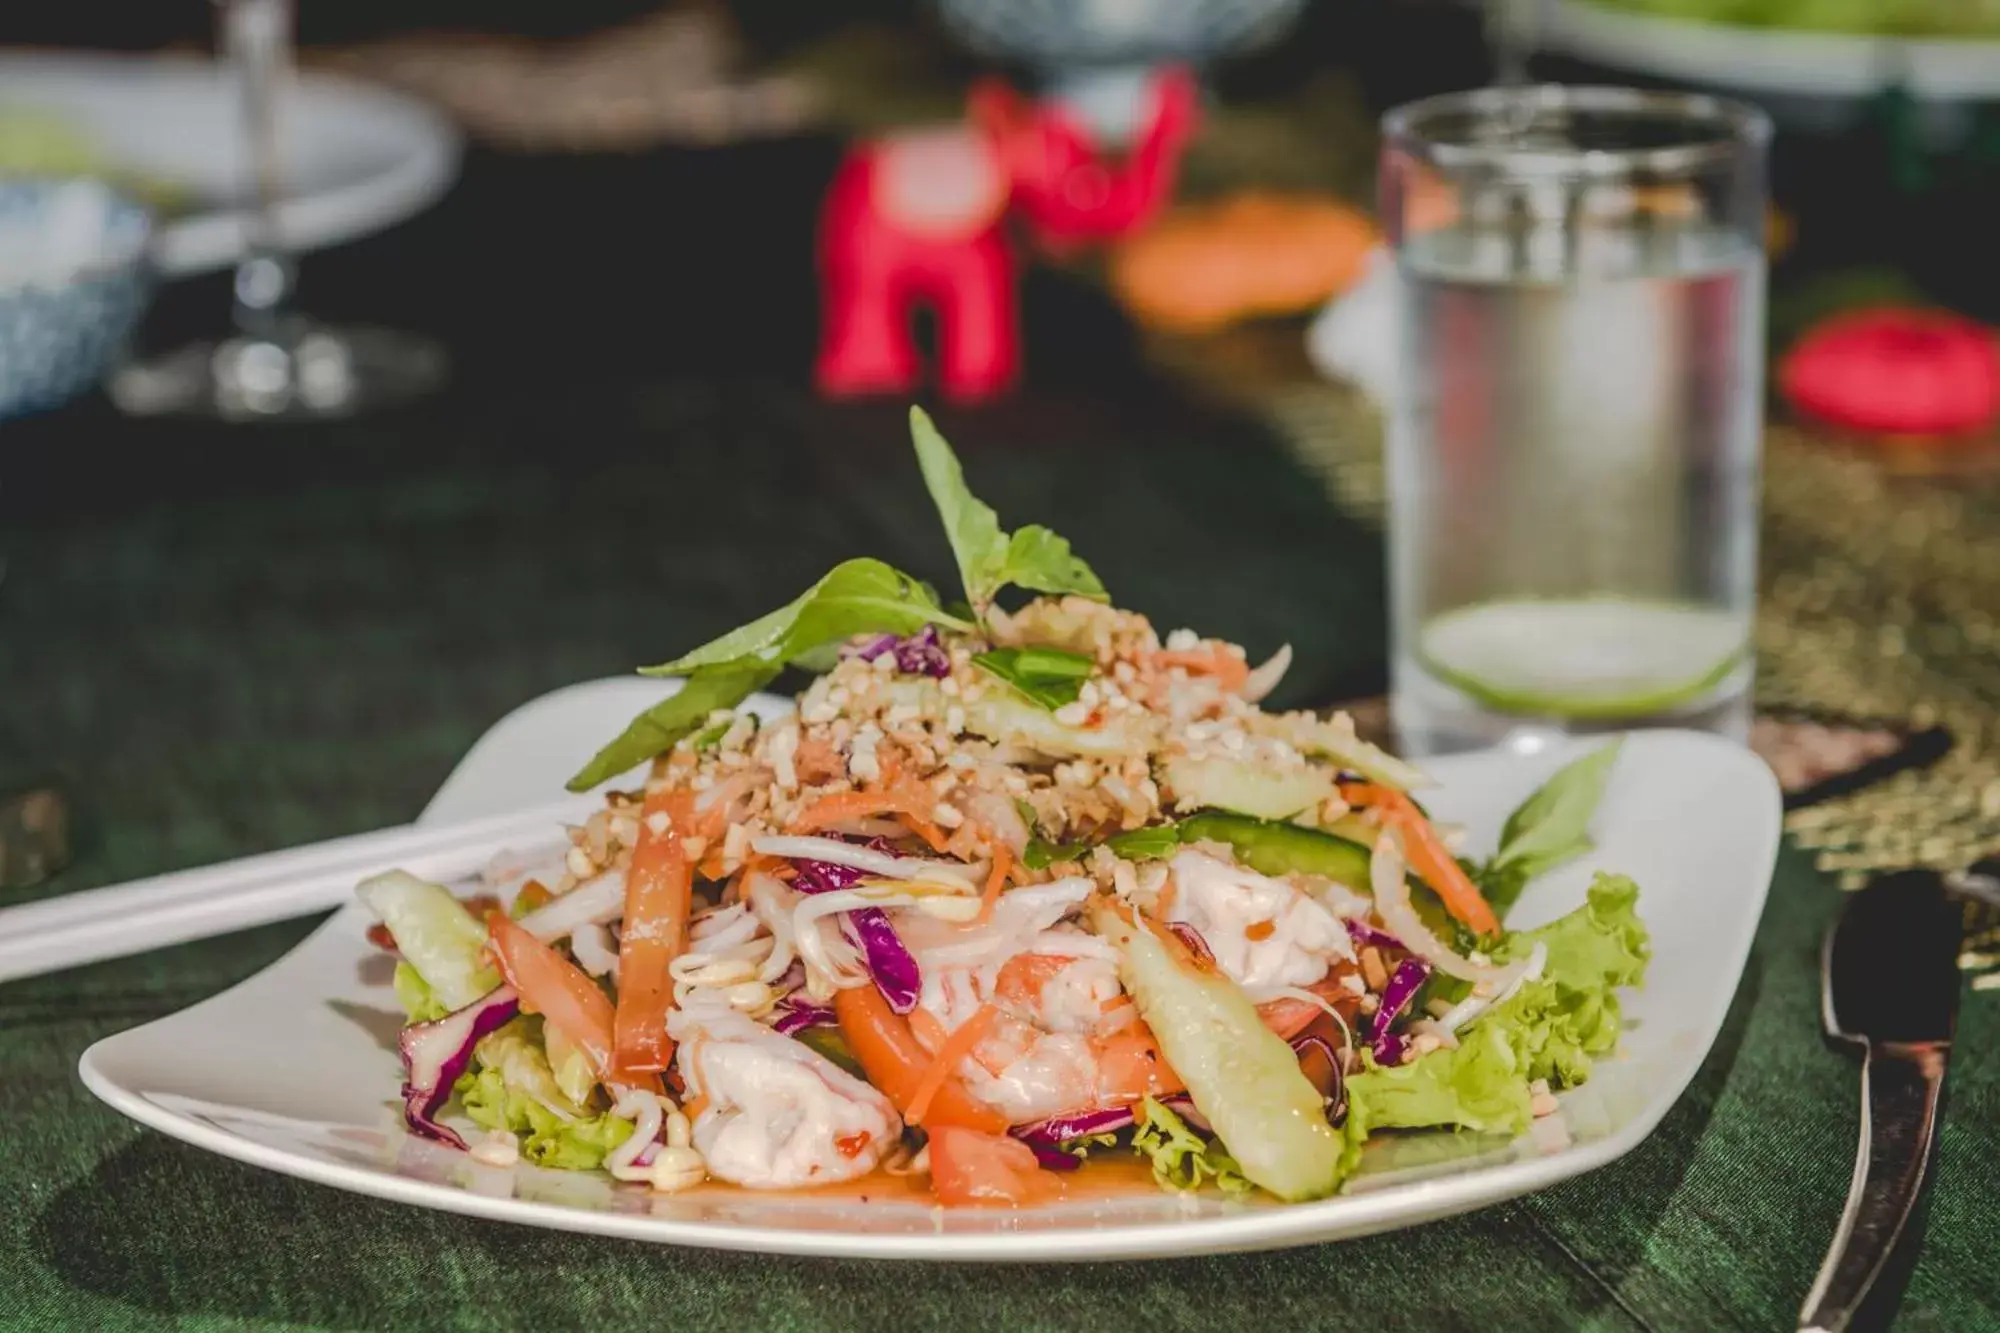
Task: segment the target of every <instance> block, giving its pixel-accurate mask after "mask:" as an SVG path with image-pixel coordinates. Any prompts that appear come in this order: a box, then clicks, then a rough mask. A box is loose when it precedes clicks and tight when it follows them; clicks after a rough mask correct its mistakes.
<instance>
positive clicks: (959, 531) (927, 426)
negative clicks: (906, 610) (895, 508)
mask: <svg viewBox="0 0 2000 1333" xmlns="http://www.w3.org/2000/svg"><path fill="white" fill-rule="evenodd" d="M910 439H911V441H912V442H913V443H914V444H915V445H916V450H917V466H918V467H919V468H921V469H922V470H923V474H924V487H925V489H926V490H928V491H929V492H930V493H931V502H932V503H933V504H935V505H936V506H937V511H938V517H939V518H941V519H942V520H944V532H945V536H946V538H948V539H949V540H950V542H951V553H952V557H953V558H954V559H955V560H956V561H957V562H958V575H959V578H960V580H961V581H962V582H963V583H964V584H965V597H966V600H967V601H969V602H970V603H972V607H973V610H974V611H975V612H983V611H984V610H985V608H986V607H987V606H989V605H991V604H992V601H993V597H994V595H995V594H996V593H998V592H999V591H1000V590H1001V589H1002V588H1005V587H1007V586H1009V585H1010V584H1011V585H1013V586H1014V587H1018V588H1026V589H1028V590H1029V591H1031V592H1045V593H1057V594H1060V593H1075V594H1077V595H1078V596H1080V597H1089V598H1093V599H1095V600H1096V601H1100V602H1103V601H1109V600H1110V596H1109V594H1107V593H1106V592H1105V591H1104V585H1103V584H1102V583H1100V582H1098V579H1097V575H1096V574H1095V573H1094V572H1092V570H1091V568H1090V566H1089V565H1087V564H1085V563H1084V562H1083V560H1082V559H1081V558H1080V557H1078V556H1077V555H1076V554H1075V553H1074V552H1072V551H1071V550H1070V548H1069V543H1068V542H1067V541H1065V540H1064V539H1063V538H1061V537H1058V536H1057V535H1056V534H1055V533H1053V532H1051V531H1049V530H1048V529H1047V528H1045V527H1042V526H1040V525H1039V524H1030V525H1029V526H1027V527H1025V528H1018V529H1016V530H1015V531H1014V532H1012V533H1007V532H1003V531H1002V530H1001V528H1000V516H999V515H998V514H996V513H994V512H993V507H992V506H991V505H989V504H987V503H986V502H985V501H983V500H981V499H980V498H979V497H978V496H976V495H974V494H973V493H972V491H971V488H969V487H968V486H967V485H966V484H965V470H964V469H963V468H962V467H960V466H959V462H958V456H957V455H956V454H954V453H952V451H951V446H950V445H949V444H946V443H945V440H944V436H942V435H940V434H939V433H938V428H937V426H936V425H935V424H934V423H933V422H932V421H931V419H930V416H929V414H927V413H926V412H925V411H924V410H923V409H922V408H920V407H912V408H911V409H910Z"/></svg>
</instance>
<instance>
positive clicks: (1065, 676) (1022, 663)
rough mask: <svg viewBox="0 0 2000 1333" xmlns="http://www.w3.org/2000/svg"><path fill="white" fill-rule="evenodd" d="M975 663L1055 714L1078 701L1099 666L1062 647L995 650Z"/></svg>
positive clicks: (979, 655) (978, 656)
mask: <svg viewBox="0 0 2000 1333" xmlns="http://www.w3.org/2000/svg"><path fill="white" fill-rule="evenodd" d="M972 664H973V665H974V666H976V667H978V668H979V669H980V670H982V671H984V672H986V673H987V674H988V675H991V676H996V677H998V678H999V679H1001V680H1004V681H1006V682H1007V683H1008V684H1009V685H1011V686H1013V687H1014V689H1015V690H1016V691H1018V692H1019V693H1020V694H1021V695H1023V696H1024V697H1026V698H1027V699H1028V700H1030V701H1031V702H1033V703H1038V704H1040V705H1041V706H1042V707H1044V708H1046V709H1048V710H1049V711H1050V712H1052V713H1053V712H1054V711H1055V710H1056V709H1058V708H1061V707H1062V706H1063V705H1064V704H1067V703H1074V702H1076V697H1077V696H1078V695H1079V694H1081V693H1082V692H1083V682H1084V681H1085V680H1086V679H1088V678H1089V676H1090V673H1091V672H1092V671H1094V670H1095V669H1096V667H1097V662H1096V660H1095V659H1093V658H1089V657H1085V656H1084V655H1083V654H1082V653H1069V652H1064V651H1063V650H1062V649H1060V648H995V649H992V650H991V651H989V652H984V653H980V654H978V655H977V656H975V657H974V658H973V659H972Z"/></svg>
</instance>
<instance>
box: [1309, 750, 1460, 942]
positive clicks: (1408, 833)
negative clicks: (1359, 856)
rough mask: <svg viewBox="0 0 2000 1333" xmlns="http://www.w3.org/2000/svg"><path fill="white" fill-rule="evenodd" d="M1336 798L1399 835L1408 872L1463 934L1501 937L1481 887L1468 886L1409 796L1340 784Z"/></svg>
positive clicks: (1373, 786)
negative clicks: (1370, 811) (1427, 887)
mask: <svg viewBox="0 0 2000 1333" xmlns="http://www.w3.org/2000/svg"><path fill="white" fill-rule="evenodd" d="M1340 795H1341V799H1342V800H1345V801H1346V802H1347V803H1348V804H1349V805H1351V806H1354V807H1356V808H1357V809H1373V810H1375V811H1377V812H1378V813H1379V814H1380V816H1381V819H1382V824H1383V827H1385V828H1396V829H1400V830H1401V831H1402V833H1403V841H1404V844H1405V845H1406V847H1407V850H1408V855H1409V858H1410V868H1411V869H1413V870H1415V871H1416V872H1417V873H1418V874H1419V875H1421V876H1423V880H1424V883H1426V884H1428V885H1430V886H1431V887H1432V888H1433V889H1435V890H1437V895H1438V897H1439V898H1442V899H1443V900H1444V906H1445V910H1446V911H1448V912H1450V913H1451V914H1452V915H1453V916H1455V917H1457V918H1458V919H1459V920H1460V921H1461V922H1463V923H1464V924H1465V927H1466V929H1468V930H1470V931H1472V932H1473V933H1474V934H1477V935H1497V934H1499V933H1500V918H1499V917H1497V916H1495V915H1494V914H1493V908H1492V906H1491V905H1490V904H1488V903H1487V901H1486V898H1485V896H1484V895H1483V894H1481V893H1480V892H1479V886H1478V885H1477V884H1474V883H1473V882H1472V877H1471V876H1470V875H1468V874H1466V873H1465V867H1463V866H1461V865H1459V863H1458V858H1456V857H1454V856H1453V855H1452V854H1451V849H1450V848H1449V847H1446V846H1445V845H1444V840H1443V839H1441V838H1439V837H1438V834H1437V830H1436V829H1434V828H1432V827H1431V825H1430V821H1428V820H1426V819H1425V818H1424V817H1423V815H1422V813H1421V812H1419V811H1418V809H1417V807H1416V804H1415V803H1414V802H1413V801H1411V800H1410V798H1409V797H1408V796H1407V795H1405V794H1404V793H1402V792H1399V791H1397V790H1396V789H1395V788H1393V787H1384V786H1382V785H1380V784H1379V783H1373V782H1343V783H1341V784H1340Z"/></svg>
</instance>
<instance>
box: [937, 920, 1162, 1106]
mask: <svg viewBox="0 0 2000 1333" xmlns="http://www.w3.org/2000/svg"><path fill="white" fill-rule="evenodd" d="M1059 883H1061V881H1059ZM1084 885H1085V888H1084V890H1083V892H1082V893H1075V892H1072V891H1070V890H1065V892H1068V893H1070V905H1069V907H1066V908H1064V911H1065V912H1067V911H1068V910H1073V908H1074V905H1075V904H1077V903H1080V902H1081V901H1082V898H1083V896H1084V894H1086V893H1087V892H1088V881H1084ZM1055 887H1056V886H1054V885H1037V886H1034V888H1032V889H1016V890H1014V891H1013V892H1012V893H1009V894H1007V895H1005V896H1004V897H1003V898H1002V899H1001V900H1000V903H999V908H998V910H996V911H995V913H994V918H995V919H994V921H993V923H992V924H991V925H989V926H987V927H982V928H979V929H978V931H966V932H963V933H964V934H965V935H966V936H968V937H971V939H974V940H977V939H982V938H983V939H984V941H985V944H986V947H985V949H984V950H983V951H975V950H974V949H972V948H970V947H968V946H969V943H970V941H969V940H961V941H959V942H958V945H959V947H958V949H957V951H956V952H955V953H954V952H952V946H951V945H950V944H944V945H938V944H935V943H934V944H933V945H932V947H931V949H930V950H929V951H928V953H927V954H926V953H920V954H919V955H918V957H919V961H920V962H921V963H922V965H923V969H924V988H923V993H922V995H921V996H920V997H919V999H918V1001H917V1010H916V1012H914V1013H913V1014H911V1015H910V1027H911V1030H912V1031H913V1032H914V1033H915V1034H916V1037H917V1040H918V1041H919V1042H920V1043H922V1044H923V1046H924V1049H926V1050H929V1051H936V1050H938V1049H940V1048H941V1047H942V1046H943V1045H944V1042H945V1039H946V1038H947V1037H948V1036H950V1034H951V1033H952V1032H954V1031H956V1030H957V1028H958V1027H959V1025H960V1024H963V1023H966V1022H969V1021H971V1019H972V1017H973V1015H974V1014H977V1013H979V1012H980V1010H981V1009H982V1008H984V1007H986V1006H988V1005H990V1006H991V1007H992V1009H993V1016H992V1018H991V1019H990V1020H988V1026H987V1029H986V1032H985V1035H983V1036H982V1037H981V1038H980V1040H979V1041H978V1042H977V1043H976V1044H975V1045H974V1046H973V1048H972V1053H971V1054H970V1055H969V1056H968V1057H967V1058H966V1059H965V1061H964V1062H963V1064H961V1065H960V1067H959V1069H958V1071H957V1073H958V1074H959V1077H960V1080H961V1082H963V1083H964V1085H965V1088H966V1091H968V1092H969V1093H971V1094H972V1095H973V1096H974V1097H976V1098H978V1099H979V1100H980V1101H982V1102H984V1103H985V1104H986V1105H988V1106H991V1107H993V1108H994V1109H995V1110H997V1111H999V1112H1000V1113H1001V1114H1002V1115H1004V1116H1006V1117H1007V1119H1008V1120H1009V1121H1010V1122H1012V1123H1014V1124H1025V1123H1028V1122H1030V1121H1035V1120H1042V1119H1046V1118H1047V1117H1049V1116H1052V1115H1057V1114H1060V1113H1062V1112H1064V1111H1078V1110H1085V1109H1088V1108H1090V1107H1096V1106H1115V1105H1120V1104H1123V1103H1127V1102H1134V1101H1137V1100H1139V1099H1140V1098H1141V1097H1147V1096H1166V1095H1167V1094H1168V1093H1171V1092H1177V1091H1179V1090H1180V1088H1181V1082H1180V1080H1179V1078H1177V1077H1176V1076H1175V1075H1174V1073H1173V1071H1172V1070H1171V1069H1170V1068H1168V1066H1167V1063H1166V1061H1165V1060H1164V1059H1163V1058H1162V1057H1161V1055H1160V1052H1159V1047H1158V1045H1157V1044H1156V1043H1155V1042H1154V1040H1153V1034H1152V1033H1151V1032H1150V1031H1148V1030H1147V1028H1146V1026H1145V1024H1143V1023H1141V1022H1140V1021H1139V1013H1138V1010H1137V1009H1136V1008H1134V1007H1133V1005H1132V1001H1131V1000H1130V998H1128V997H1127V996H1126V994H1125V991H1124V988H1123V987H1122V986H1121V985H1120V984H1119V981H1118V963H1117V956H1116V954H1115V952H1114V951H1113V950H1112V949H1111V947H1110V946H1109V945H1107V944H1105V943H1104V941H1102V940H1099V939H1097V938H1096V937H1095V936H1092V935H1087V934H1085V933H1084V932H1083V931H1081V930H1078V929H1076V928H1074V927H1071V926H1064V925H1053V926H1049V927H1047V928H1044V929H1040V930H1036V931H1033V932H1032V933H1028V934H1025V935H1022V934H1019V933H1016V932H1017V930H1018V927H1019V926H1020V925H1021V924H1022V918H1023V917H1024V916H1026V914H1027V913H1030V912H1037V913H1038V914H1039V915H1042V916H1046V915H1047V913H1048V911H1049V910H1050V904H1051V900H1052V899H1053V898H1054V895H1049V896H1047V897H1045V898H1043V899H1042V900H1041V902H1040V903H1039V905H1038V906H1036V905H1030V904H1034V902H1035V900H1034V899H1032V898H1030V900H1029V903H1028V904H1016V903H1015V902H1014V900H1015V899H1017V898H1023V897H1026V896H1028V895H1032V894H1034V893H1036V891H1037V890H1045V889H1053V888H1055ZM1009 909H1011V910H1009ZM1033 923H1034V918H1033V917H1028V918H1027V924H1031V925H1032V924H1033Z"/></svg>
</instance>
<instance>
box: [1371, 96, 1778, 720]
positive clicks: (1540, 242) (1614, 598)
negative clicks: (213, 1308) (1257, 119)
mask: <svg viewBox="0 0 2000 1333" xmlns="http://www.w3.org/2000/svg"><path fill="white" fill-rule="evenodd" d="M1383 130H1384V143H1383V157H1382V167H1381V180H1380V186H1381V205H1382V216H1383V218H1384V224H1385V226H1386V227H1387V228H1388V231H1389V237H1390V241H1391V243H1392V244H1393V246H1394V248H1395V251H1396V258H1397V267H1398V272H1399V283H1398V286H1399V288H1400V291H1401V302H1402V304H1401V307H1400V309H1399V311H1398V317H1399V322H1400V323H1399V336H1400V338H1401V348H1400V358H1401V360H1400V375H1399V379H1398V388H1397V391H1396V394H1395V398H1394V401H1393V402H1392V403H1391V405H1390V406H1391V410H1390V413H1389V418H1390V419H1389V442H1388V468H1389V488H1390V525H1389V526H1390V543H1389V548H1390V549H1389V562H1390V605H1391V609H1390V615H1391V640H1392V652H1393V662H1392V668H1391V671H1392V708H1393V715H1394V722H1395V725H1396V728H1397V731H1398V733H1399V735H1400V738H1401V740H1402V743H1403V745H1404V746H1405V747H1406V748H1407V749H1409V750H1410V751H1411V752H1413V753H1417V754H1435V753H1442V752H1449V751H1453V750H1462V749H1470V748H1474V747H1478V746H1485V745H1505V746H1509V747H1511V748H1514V749H1517V750H1523V751H1527V750H1534V749H1538V748H1541V747H1542V746H1544V745H1546V744H1548V743H1549V742H1550V741H1551V740H1553V739H1554V738H1557V737H1560V736H1564V735H1571V734H1577V733H1584V732H1594V731H1607V730H1619V729H1624V728H1627V727H1638V726H1653V725H1675V726H1692V727H1700V728H1705V729H1709V730H1713V731H1717V732H1721V733H1724V734H1728V735H1731V736H1735V737H1738V738H1742V737H1745V736H1746V735H1747V733H1748V730H1749V709H1750V684H1751V677H1752V660H1751V617H1752V611H1753V608H1754V603H1755V597H1756V563H1757V492H1758V459H1759V453H1760V438H1759V436H1760V430H1761V424H1762V415H1763V376H1764V366H1763V315H1764V253H1763V234H1764V198H1765V181H1764V174H1765V167H1764V162H1765V151H1766V146H1767V144H1768V141H1769V137H1770V128H1769V125H1768V123H1767V122H1766V120H1765V118H1764V117H1763V116H1762V114H1760V113H1759V112H1757V111H1755V110H1753V109H1751V108H1749V107H1745V106H1740V105H1737V104H1734V103H1731V102H1726V101H1722V100H1718V99H1715V98H1710V97H1701V96H1693V95H1683V94H1678V93H1663V92H1639V91H1632V90H1625V89H1614V88H1568V87H1548V86H1543V87H1506V88H1486V89H1481V90H1478V91H1475V92H1468V93H1455V94H1450V95H1447V96H1443V97H1436V98H1431V99H1428V100H1425V101H1421V102H1417V103H1413V104H1411V105H1409V106H1405V107H1402V108H1399V109H1397V110H1395V111H1392V112H1390V113H1389V115H1388V116H1387V117H1386V118H1385V120H1384V122H1383Z"/></svg>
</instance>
